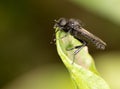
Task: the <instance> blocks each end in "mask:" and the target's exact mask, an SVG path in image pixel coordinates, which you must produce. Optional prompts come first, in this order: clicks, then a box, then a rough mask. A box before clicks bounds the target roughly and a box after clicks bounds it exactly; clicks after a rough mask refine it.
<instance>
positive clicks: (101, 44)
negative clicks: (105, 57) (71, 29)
mask: <svg viewBox="0 0 120 89" xmlns="http://www.w3.org/2000/svg"><path fill="white" fill-rule="evenodd" d="M76 31H77V32H78V34H80V35H81V36H83V37H85V38H86V39H88V40H90V41H91V42H92V43H93V44H94V45H95V46H96V47H97V48H99V49H103V50H104V49H105V46H106V43H105V42H104V41H102V40H101V39H100V38H98V37H97V36H95V35H93V34H92V33H90V32H88V31H87V30H85V29H84V28H82V27H81V28H78V29H76Z"/></svg>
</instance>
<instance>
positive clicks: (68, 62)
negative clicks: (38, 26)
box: [56, 28, 110, 89]
mask: <svg viewBox="0 0 120 89" xmlns="http://www.w3.org/2000/svg"><path fill="white" fill-rule="evenodd" d="M58 29H59V28H56V30H58ZM65 34H66V33H65V32H63V31H58V32H57V33H56V39H57V40H56V46H57V51H58V54H59V56H60V57H61V59H62V61H63V63H64V64H65V66H66V67H67V69H68V71H69V73H70V75H71V78H72V80H73V82H74V84H75V87H76V89H110V88H109V86H108V85H107V83H106V82H105V81H104V80H103V79H102V78H101V77H100V75H99V73H98V72H97V70H96V68H95V64H94V61H93V58H92V57H91V56H90V54H89V53H88V48H87V47H84V48H82V50H81V51H80V52H79V53H78V54H77V55H75V57H74V55H73V52H74V51H75V50H70V51H67V50H66V49H69V48H72V47H74V46H78V45H81V43H80V42H79V41H78V40H76V39H75V38H74V37H73V36H71V35H70V34H69V35H67V37H64V36H65ZM62 37H63V38H62ZM74 58H75V62H74V63H73V64H72V62H73V59H74Z"/></svg>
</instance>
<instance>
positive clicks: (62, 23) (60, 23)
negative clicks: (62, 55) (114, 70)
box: [54, 18, 106, 55]
mask: <svg viewBox="0 0 120 89" xmlns="http://www.w3.org/2000/svg"><path fill="white" fill-rule="evenodd" d="M55 22H56V23H55V25H54V28H56V27H59V28H60V30H63V31H64V32H66V33H70V34H71V35H72V36H74V38H76V39H77V40H79V41H80V42H82V43H83V45H80V46H75V47H74V48H71V49H70V50H72V49H77V50H76V51H75V52H74V54H75V55H76V54H77V53H78V52H79V51H80V50H81V48H83V47H84V46H86V45H87V43H88V42H89V41H90V42H91V43H93V44H94V45H95V46H96V48H98V49H102V50H104V49H105V46H106V43H105V42H104V41H102V40H101V39H100V38H98V37H96V36H95V35H93V34H92V33H90V32H88V31H87V30H85V29H84V28H83V27H82V26H81V24H80V22H79V20H76V19H65V18H60V19H58V20H56V21H55Z"/></svg>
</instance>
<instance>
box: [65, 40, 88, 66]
mask: <svg viewBox="0 0 120 89" xmlns="http://www.w3.org/2000/svg"><path fill="white" fill-rule="evenodd" d="M78 40H79V41H80V42H82V43H83V44H82V45H79V46H75V47H73V48H70V49H67V51H70V50H74V49H76V50H75V51H74V52H73V61H72V64H73V63H74V62H75V55H77V53H79V52H80V50H81V49H82V48H83V47H85V46H86V45H87V42H86V41H84V40H80V39H78Z"/></svg>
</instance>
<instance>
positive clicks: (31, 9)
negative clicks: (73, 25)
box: [0, 0, 120, 89]
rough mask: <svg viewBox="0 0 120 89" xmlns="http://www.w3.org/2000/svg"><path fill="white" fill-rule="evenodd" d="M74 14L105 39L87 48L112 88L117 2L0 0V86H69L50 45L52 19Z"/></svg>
mask: <svg viewBox="0 0 120 89" xmlns="http://www.w3.org/2000/svg"><path fill="white" fill-rule="evenodd" d="M60 17H66V18H77V19H80V20H81V21H82V22H83V25H84V28H86V29H89V31H90V32H92V33H94V34H96V35H97V36H98V37H100V38H101V39H103V40H104V41H105V42H106V43H107V48H106V50H105V51H100V50H96V49H95V48H94V47H93V46H92V45H90V46H89V51H90V53H91V55H92V56H93V57H94V59H95V62H96V66H97V68H98V71H100V73H101V76H102V77H103V78H104V79H105V80H106V81H107V82H108V83H109V85H110V86H111V88H112V89H120V84H119V82H120V77H119V75H120V70H119V69H120V0H99V1H98V0H44V1H43V0H0V41H1V42H0V88H1V89H73V85H72V83H71V80H70V78H69V74H68V72H67V70H66V69H65V67H64V65H63V64H62V62H61V60H60V58H59V56H58V54H57V51H56V46H55V45H54V44H52V45H51V44H50V41H51V40H52V35H53V34H54V29H53V25H54V20H55V19H59V18H60Z"/></svg>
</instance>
